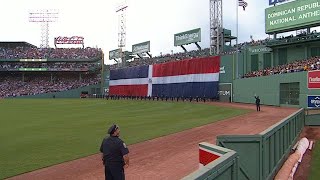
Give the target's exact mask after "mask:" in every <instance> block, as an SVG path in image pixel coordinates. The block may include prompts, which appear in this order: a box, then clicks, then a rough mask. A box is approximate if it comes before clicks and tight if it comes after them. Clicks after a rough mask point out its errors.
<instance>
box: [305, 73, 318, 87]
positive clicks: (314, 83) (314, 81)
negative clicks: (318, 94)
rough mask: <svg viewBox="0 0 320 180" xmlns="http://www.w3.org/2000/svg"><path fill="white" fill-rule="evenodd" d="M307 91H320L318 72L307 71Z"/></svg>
mask: <svg viewBox="0 0 320 180" xmlns="http://www.w3.org/2000/svg"><path fill="white" fill-rule="evenodd" d="M308 89H320V70H317V71H308Z"/></svg>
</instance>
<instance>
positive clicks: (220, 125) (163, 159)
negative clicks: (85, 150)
mask: <svg viewBox="0 0 320 180" xmlns="http://www.w3.org/2000/svg"><path fill="white" fill-rule="evenodd" d="M212 104H216V105H219V106H229V107H230V106H232V107H237V108H247V109H252V110H255V106H254V105H251V104H229V103H212ZM296 110H297V109H294V108H280V107H269V106H262V107H261V111H260V112H255V111H254V112H252V113H249V114H246V115H242V116H238V117H234V118H230V119H227V120H223V121H219V122H217V123H213V124H209V125H205V126H201V127H197V128H194V129H190V130H187V131H183V132H180V133H176V134H173V135H169V136H165V137H161V138H157V139H153V140H149V141H146V142H142V143H138V144H134V145H131V146H129V150H130V167H129V168H128V169H126V170H125V172H126V179H129V180H131V179H152V180H157V179H159V180H160V179H161V180H163V179H170V180H172V179H180V178H182V177H184V176H186V175H188V174H190V173H191V172H193V171H195V170H196V169H197V168H198V143H200V142H203V141H205V142H209V143H213V144H215V140H216V137H217V136H218V135H223V134H257V133H259V132H261V131H263V130H265V129H267V128H268V127H270V126H271V125H273V124H275V123H277V122H279V121H280V120H282V119H283V118H285V117H286V116H288V115H290V114H292V113H293V112H295V111H296ZM10 179H11V180H20V179H21V180H22V179H23V180H28V179H32V180H38V179H39V180H40V179H41V180H43V179H46V180H51V179H52V180H56V179H60V180H66V179H68V180H69V179H77V180H79V179H80V180H85V179H90V180H91V179H99V180H100V179H104V169H103V166H102V164H101V160H100V154H97V155H93V156H89V157H85V158H82V159H78V160H74V161H70V162H66V163H63V164H59V165H55V166H52V167H48V168H44V169H40V170H37V171H33V172H30V173H26V174H23V175H20V176H16V177H13V178H10Z"/></svg>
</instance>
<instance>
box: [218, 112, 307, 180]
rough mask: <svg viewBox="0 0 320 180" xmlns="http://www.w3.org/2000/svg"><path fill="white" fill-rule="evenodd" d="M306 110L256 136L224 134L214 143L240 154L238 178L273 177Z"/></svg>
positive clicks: (298, 129) (256, 178)
mask: <svg viewBox="0 0 320 180" xmlns="http://www.w3.org/2000/svg"><path fill="white" fill-rule="evenodd" d="M304 122H305V112H304V109H300V110H299V111H297V112H296V113H294V114H292V115H290V116H289V117H287V118H285V119H283V120H282V121H280V122H279V123H277V124H275V125H273V126H271V127H270V128H268V129H267V130H265V131H263V132H262V133H260V134H257V135H224V136H218V137H217V145H219V146H222V147H225V148H229V149H232V150H234V151H236V152H237V153H238V154H239V168H240V169H239V176H238V178H237V179H248V180H264V179H272V178H273V177H274V176H275V174H276V172H277V171H278V169H279V168H280V167H281V165H282V164H283V162H284V160H285V159H286V157H287V156H288V155H289V153H290V149H291V148H292V146H293V145H294V144H295V142H296V141H297V139H298V137H299V134H300V132H301V131H302V129H303V127H304Z"/></svg>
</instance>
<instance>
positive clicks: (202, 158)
mask: <svg viewBox="0 0 320 180" xmlns="http://www.w3.org/2000/svg"><path fill="white" fill-rule="evenodd" d="M219 157H220V156H218V155H215V154H213V153H210V152H207V151H204V150H202V149H199V162H200V164H202V165H204V166H205V165H207V164H209V163H211V162H212V161H214V160H216V159H218V158H219Z"/></svg>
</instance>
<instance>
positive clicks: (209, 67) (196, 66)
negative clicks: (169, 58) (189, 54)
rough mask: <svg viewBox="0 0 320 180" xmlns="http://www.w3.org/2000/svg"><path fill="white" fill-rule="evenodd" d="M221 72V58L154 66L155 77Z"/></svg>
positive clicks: (198, 59)
mask: <svg viewBox="0 0 320 180" xmlns="http://www.w3.org/2000/svg"><path fill="white" fill-rule="evenodd" d="M219 72H220V56H215V57H207V58H197V59H191V60H182V61H176V62H168V63H163V64H155V65H153V77H163V76H178V75H187V74H205V73H219Z"/></svg>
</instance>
